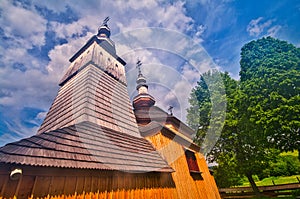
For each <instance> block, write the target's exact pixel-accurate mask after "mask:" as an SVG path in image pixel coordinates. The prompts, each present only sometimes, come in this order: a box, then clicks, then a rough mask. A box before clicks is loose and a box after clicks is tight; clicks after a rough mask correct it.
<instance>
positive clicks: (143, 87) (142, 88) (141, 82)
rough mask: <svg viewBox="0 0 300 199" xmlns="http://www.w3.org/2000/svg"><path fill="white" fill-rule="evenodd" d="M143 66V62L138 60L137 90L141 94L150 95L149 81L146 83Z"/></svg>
mask: <svg viewBox="0 0 300 199" xmlns="http://www.w3.org/2000/svg"><path fill="white" fill-rule="evenodd" d="M141 66H142V62H141V60H139V59H138V60H137V62H136V68H137V69H138V77H137V80H136V83H137V85H136V90H137V91H138V92H139V94H142V93H148V85H147V81H146V78H145V77H144V76H143V74H142V71H141Z"/></svg>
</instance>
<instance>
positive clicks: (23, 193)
mask: <svg viewBox="0 0 300 199" xmlns="http://www.w3.org/2000/svg"><path fill="white" fill-rule="evenodd" d="M34 180H35V176H26V175H24V176H23V177H22V182H21V185H20V188H19V192H18V198H28V197H29V196H30V195H31V192H32V189H33V185H34Z"/></svg>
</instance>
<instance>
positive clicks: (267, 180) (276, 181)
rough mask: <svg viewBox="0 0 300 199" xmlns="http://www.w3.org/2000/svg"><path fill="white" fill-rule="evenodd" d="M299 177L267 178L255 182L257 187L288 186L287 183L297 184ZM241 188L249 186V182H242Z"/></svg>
mask: <svg viewBox="0 0 300 199" xmlns="http://www.w3.org/2000/svg"><path fill="white" fill-rule="evenodd" d="M297 177H298V179H299V180H300V175H293V176H279V177H269V178H264V179H262V180H261V181H256V185H257V186H267V185H274V184H275V185H279V184H289V183H299V181H298V179H297ZM242 186H250V183H249V182H244V183H243V185H242Z"/></svg>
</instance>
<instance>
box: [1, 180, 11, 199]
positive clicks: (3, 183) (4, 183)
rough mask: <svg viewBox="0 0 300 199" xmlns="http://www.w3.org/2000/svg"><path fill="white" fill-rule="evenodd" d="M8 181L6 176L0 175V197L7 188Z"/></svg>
mask: <svg viewBox="0 0 300 199" xmlns="http://www.w3.org/2000/svg"><path fill="white" fill-rule="evenodd" d="M8 179H9V176H8V175H0V197H1V196H2V195H3V194H4V190H5V188H6V186H7V182H8Z"/></svg>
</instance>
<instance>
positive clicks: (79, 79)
mask: <svg viewBox="0 0 300 199" xmlns="http://www.w3.org/2000/svg"><path fill="white" fill-rule="evenodd" d="M83 121H89V122H92V123H96V124H99V125H101V126H104V127H107V128H109V129H112V130H115V131H120V132H122V133H126V134H128V135H132V136H136V137H140V134H139V131H138V128H137V124H136V119H135V116H134V114H133V111H132V106H131V103H130V100H129V95H128V91H127V87H126V85H124V84H122V83H121V82H119V81H117V80H116V79H114V78H113V77H111V76H110V75H109V74H107V73H106V72H105V71H102V70H101V69H100V68H99V67H98V66H97V65H94V64H93V63H90V64H89V65H87V66H85V67H84V68H83V69H82V70H81V71H80V72H79V73H78V74H77V75H76V76H75V77H73V78H72V79H70V80H69V81H68V82H67V83H66V84H64V85H63V87H61V89H60V90H59V92H58V94H57V96H56V98H55V100H54V102H53V104H52V105H51V107H50V110H49V112H48V113H47V116H46V118H45V120H44V121H43V123H42V125H41V127H40V129H39V130H38V133H43V132H46V131H51V130H56V129H59V128H62V127H66V126H70V125H74V124H76V123H79V122H83Z"/></svg>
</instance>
